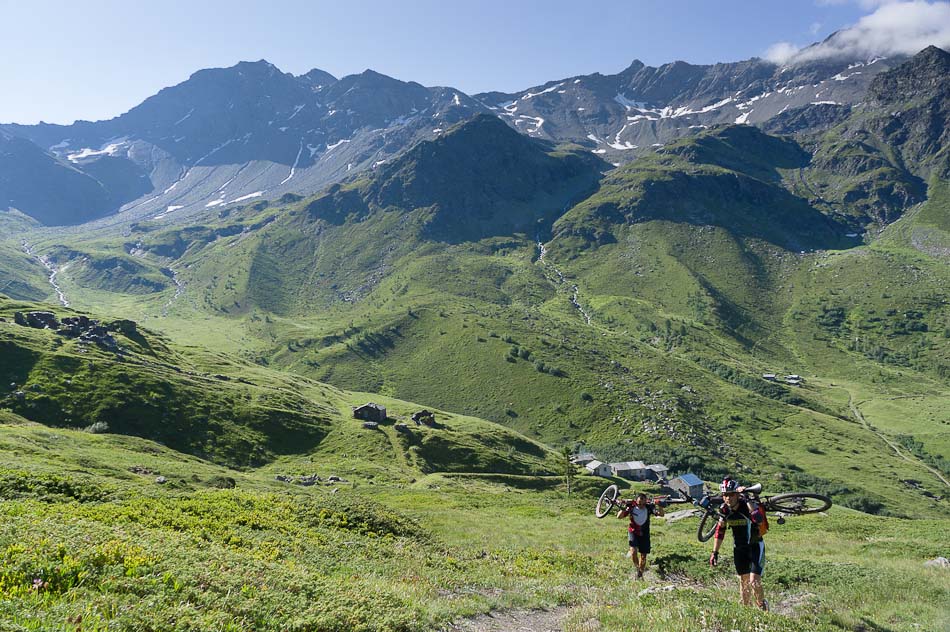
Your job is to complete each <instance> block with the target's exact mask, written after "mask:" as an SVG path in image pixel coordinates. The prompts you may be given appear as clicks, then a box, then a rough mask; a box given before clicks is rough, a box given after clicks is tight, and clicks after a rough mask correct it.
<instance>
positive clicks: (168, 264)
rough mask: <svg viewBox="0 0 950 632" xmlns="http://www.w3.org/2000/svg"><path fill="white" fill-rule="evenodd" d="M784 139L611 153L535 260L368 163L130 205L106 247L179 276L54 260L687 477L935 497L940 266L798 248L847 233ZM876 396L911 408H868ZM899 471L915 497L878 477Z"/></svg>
mask: <svg viewBox="0 0 950 632" xmlns="http://www.w3.org/2000/svg"><path fill="white" fill-rule="evenodd" d="M490 131H492V132H494V130H490ZM456 133H458V132H456ZM450 140H451V139H450ZM446 142H449V141H446ZM762 156H773V157H772V158H770V159H769V160H765V159H764V158H762ZM417 158H418V157H417ZM535 158H536V159H537V160H538V161H540V162H541V163H543V164H547V162H546V161H548V160H549V159H551V157H550V155H549V154H547V153H544V152H542V151H540V150H536V155H535ZM798 160H801V155H800V150H799V149H797V147H796V146H795V145H794V144H793V143H789V142H787V141H781V140H778V139H774V138H771V137H768V136H766V135H764V134H762V133H761V132H757V131H755V130H746V129H738V130H737V129H736V128H723V129H718V130H710V131H709V132H707V133H705V134H702V135H700V136H699V137H698V138H697V139H694V140H692V141H682V142H681V143H678V144H675V145H672V146H670V147H667V148H664V150H663V152H662V153H660V154H658V155H657V156H655V157H651V158H644V159H642V160H641V161H638V162H636V163H633V164H632V165H630V166H628V167H626V168H624V169H619V170H617V171H615V172H613V173H612V174H611V175H610V176H609V177H608V178H606V179H605V180H604V181H603V182H602V184H601V186H600V188H599V189H598V190H597V191H596V192H594V193H593V194H592V195H591V196H590V197H588V198H587V199H585V200H584V201H583V202H581V203H580V204H578V205H576V206H574V207H573V208H572V209H570V210H569V211H568V212H567V213H566V214H564V215H563V216H562V217H561V218H560V219H559V220H558V221H557V222H556V223H555V224H554V226H553V230H552V231H551V234H552V235H553V236H552V237H551V238H550V239H549V240H547V243H546V245H545V250H544V252H545V255H544V258H543V259H542V258H540V251H539V249H538V246H537V245H536V243H535V239H534V235H532V234H525V233H523V232H522V233H518V232H515V233H513V234H510V235H507V236H492V237H485V238H481V239H477V240H475V241H471V240H465V239H457V240H447V241H442V240H440V239H438V238H434V237H432V236H431V235H429V233H428V232H427V231H428V230H429V228H428V227H429V226H430V225H429V224H427V221H428V219H427V218H431V217H432V216H431V209H430V210H429V211H423V212H420V211H419V210H418V209H416V210H410V209H405V208H400V207H385V208H384V207H380V205H379V204H377V203H376V202H374V200H376V199H377V198H378V195H379V194H378V191H380V190H382V189H386V187H387V186H395V185H387V184H386V183H390V182H392V181H393V178H396V176H395V175H393V174H389V175H388V176H386V177H382V179H381V180H367V181H362V180H361V181H357V182H354V183H352V184H350V185H347V186H345V187H340V188H339V189H333V190H331V191H329V192H327V193H326V194H324V195H323V196H318V197H317V198H315V199H312V200H302V201H291V202H289V203H288V204H285V205H275V206H270V205H268V204H266V203H260V204H256V205H254V206H251V207H245V208H237V209H229V210H227V211H225V212H224V213H222V214H221V216H219V217H217V218H215V219H213V220H209V221H208V222H206V223H205V224H203V225H201V226H197V227H192V228H187V229H185V228H172V229H168V228H160V227H154V226H150V225H146V224H143V225H139V226H136V227H133V232H132V234H131V235H130V236H127V237H123V238H122V243H123V244H124V246H123V249H124V250H125V251H126V252H130V253H134V254H133V255H131V256H132V257H133V258H134V260H135V262H136V263H137V264H138V265H140V266H143V267H144V268H145V269H148V270H152V271H153V272H150V273H149V274H155V273H158V274H161V270H162V269H166V270H173V271H174V274H175V278H176V280H177V281H178V283H180V284H181V288H183V289H182V290H178V289H173V288H172V287H168V288H167V289H164V290H161V291H158V292H153V293H150V294H148V295H142V296H135V297H133V296H132V295H130V294H128V293H126V292H124V291H123V292H109V291H105V290H104V289H103V288H102V287H101V286H97V287H92V288H90V286H89V285H88V284H86V283H85V282H84V280H83V279H82V278H81V277H80V276H78V275H74V274H73V273H72V268H69V269H67V270H66V271H65V272H64V273H63V275H62V286H63V287H64V289H65V291H66V292H67V294H71V295H72V296H73V297H74V299H75V300H79V301H80V302H84V301H88V302H89V303H92V302H95V303H97V304H102V305H108V306H109V308H110V309H113V310H115V312H116V313H119V314H123V315H127V316H130V317H135V318H137V319H140V320H144V322H145V323H146V324H148V325H149V326H156V327H160V328H161V329H162V330H164V331H165V332H167V335H169V336H170V337H172V338H173V339H176V340H180V341H186V342H188V343H191V344H195V345H210V346H213V347H215V348H220V349H223V350H228V351H231V352H234V353H240V354H243V355H244V357H245V358H247V359H249V360H252V361H254V362H255V363H257V364H260V365H268V366H270V367H272V368H281V369H285V370H289V371H292V372H293V373H295V374H297V375H305V376H308V377H310V378H313V379H318V380H321V381H325V382H329V383H332V384H334V385H336V386H338V387H342V388H346V389H353V390H359V391H366V392H377V393H382V394H385V395H388V396H392V397H397V398H400V399H406V400H411V401H425V402H428V403H430V404H432V405H436V406H439V407H441V408H444V409H447V410H455V411H459V412H460V413H464V414H468V415H473V416H478V417H482V418H486V419H490V420H492V421H495V422H501V423H504V424H505V425H507V426H509V427H511V428H514V429H515V430H517V431H519V432H523V433H525V434H527V435H529V436H532V437H534V438H536V439H539V440H542V441H546V442H549V443H556V444H561V443H574V442H577V441H581V442H584V443H585V444H586V445H588V446H589V447H591V448H594V449H596V450H598V451H599V452H600V453H601V454H602V455H603V456H605V457H609V458H646V457H647V456H649V457H651V458H655V459H657V460H665V461H667V462H668V464H669V465H672V466H673V467H676V468H680V469H688V468H692V469H696V470H699V471H700V472H702V473H705V474H707V475H709V476H710V477H713V476H716V475H719V474H722V473H724V472H725V471H729V470H733V469H737V468H748V469H749V470H750V471H754V472H757V473H759V474H762V475H766V476H772V475H788V474H789V473H790V472H791V473H792V474H793V475H794V476H796V477H798V478H799V479H800V480H802V481H805V482H808V484H813V485H820V486H823V487H824V488H826V489H834V490H835V491H836V492H837V493H839V494H840V495H841V497H842V502H847V503H849V504H851V505H852V506H855V507H860V508H864V509H869V510H874V511H890V512H894V513H901V514H906V515H910V514H911V513H913V510H911V509H910V506H911V504H914V503H917V502H922V503H924V506H925V507H927V509H926V511H933V512H936V513H944V512H946V511H947V508H946V501H944V500H937V498H939V497H942V496H945V493H946V492H945V487H946V486H945V484H944V483H942V482H941V480H940V479H939V478H938V476H937V475H936V474H935V473H934V472H933V471H931V470H930V469H928V468H931V467H933V468H935V469H936V470H937V471H938V472H940V471H941V470H940V467H945V466H941V465H940V464H941V463H942V461H941V459H946V458H947V453H946V451H945V449H946V445H947V434H946V427H945V425H943V424H942V420H940V419H939V415H937V416H936V417H931V415H933V413H932V412H930V411H929V410H928V406H932V405H936V404H928V403H926V402H945V401H946V399H947V397H948V389H947V386H946V378H945V375H944V372H945V369H944V368H942V367H943V366H944V365H945V354H946V348H947V346H946V345H945V344H943V343H942V340H943V339H942V338H941V337H940V336H941V332H942V331H943V329H945V327H946V321H947V312H946V306H945V305H944V304H943V303H942V302H941V300H940V298H939V296H940V288H941V287H944V286H945V283H946V279H947V272H946V268H945V265H944V264H943V263H942V262H941V261H939V260H935V259H933V258H932V257H929V256H927V255H925V254H923V253H920V251H919V250H916V251H915V250H911V249H908V248H906V247H904V248H901V247H897V246H887V243H888V242H887V240H886V239H883V238H882V240H881V241H880V243H879V244H877V245H874V246H871V247H862V248H852V249H850V250H841V251H834V250H816V251H811V248H812V247H814V246H817V245H829V244H844V243H847V242H848V241H849V240H848V239H847V238H845V237H842V236H841V233H842V232H843V231H844V230H846V229H845V228H844V227H843V226H842V227H838V226H837V225H836V224H835V222H834V221H833V220H830V219H826V218H825V217H824V216H823V215H821V214H819V213H818V212H817V211H814V210H812V209H811V208H810V207H809V206H808V205H807V204H806V203H805V201H804V200H803V199H801V198H798V197H795V196H794V195H793V194H792V193H790V192H789V191H787V190H786V189H784V188H783V182H784V180H783V178H785V177H786V175H787V173H786V172H788V170H789V169H792V170H794V165H795V164H798V163H797V162H796V161H798ZM423 162H425V161H423V160H416V159H413V160H411V161H408V162H405V163H395V164H394V165H393V166H392V169H393V173H394V174H398V175H399V177H398V178H397V180H398V181H400V182H403V184H401V185H399V186H400V187H405V186H408V185H406V184H405V182H404V181H405V176H406V173H407V170H409V169H410V168H411V167H415V168H418V169H420V170H421V171H420V173H425V174H426V175H425V177H433V176H430V175H429V172H430V171H432V168H431V167H430V168H427V169H423V168H422V166H420V165H421V163H423ZM387 173H389V172H387ZM384 175H385V174H384ZM419 177H423V176H422V175H420V176H419ZM680 180H684V181H685V182H687V183H689V186H687V187H686V189H685V190H687V191H692V193H691V194H690V195H685V196H684V195H677V193H676V192H677V191H678V190H680V187H679V185H676V186H673V185H671V184H670V183H671V182H679V181H680ZM397 188H398V187H397ZM386 190H389V189H386ZM399 190H402V191H405V189H404V188H402V189H399ZM935 192H936V193H935V195H934V196H933V199H934V200H935V202H936V203H937V204H938V205H939V200H940V196H939V189H935ZM374 196H376V197H374ZM356 202H359V204H363V205H364V206H362V207H359V208H363V211H361V212H355V211H352V209H351V207H350V206H348V205H349V204H355V203H356ZM516 206H517V205H516ZM354 208H356V207H354ZM426 208H429V207H426ZM447 208H448V207H447ZM315 209H316V210H315ZM333 209H338V210H339V211H340V213H338V214H335V213H331V212H330V211H332V210H333ZM348 209H350V210H348ZM927 209H928V212H929V213H930V214H931V215H939V211H933V210H929V209H930V207H927ZM459 212H462V211H459ZM921 212H923V211H921ZM367 213H368V214H367ZM925 217H929V216H928V215H925ZM463 225H467V224H465V223H464V222H463ZM532 226H534V225H533V224H532ZM538 230H539V231H541V232H542V233H544V232H545V230H546V229H545V224H544V223H543V222H542V224H541V225H540V226H539V227H538ZM463 232H464V231H463ZM466 234H467V233H466ZM110 239H111V240H112V241H111V243H112V244H113V245H112V246H111V248H112V249H113V250H114V249H115V244H116V239H115V238H109V237H96V238H95V239H94V240H78V241H76V242H75V243H71V244H69V245H65V246H62V247H63V248H66V249H75V250H77V251H95V252H101V253H108V252H109V250H110V245H109V243H110V241H109V240H110ZM850 241H851V242H854V241H856V240H854V239H852V240H850ZM451 242H456V243H451ZM804 244H809V249H808V250H809V252H804V253H803V252H801V251H800V250H799V248H800V247H801V246H802V245H804ZM48 245H50V246H52V245H53V242H48ZM127 256H129V255H127ZM143 299H144V300H143ZM588 317H589V322H588ZM764 372H779V373H782V374H784V373H800V374H803V375H805V376H806V377H807V378H808V386H806V387H805V388H789V387H785V386H782V385H776V384H770V383H767V382H765V381H763V380H761V377H760V376H761V374H762V373H764ZM288 379H290V378H288ZM845 383H847V387H843V385H844V384H845ZM843 388H846V389H847V390H842V389H843ZM849 395H850V400H849ZM896 397H899V398H905V399H906V400H907V401H908V402H920V408H919V409H917V408H915V409H913V410H914V411H915V412H914V413H913V414H914V415H917V412H916V411H917V410H919V411H920V413H919V414H921V415H923V416H924V418H922V419H920V420H919V423H916V422H914V423H910V424H903V425H901V424H898V423H894V422H892V421H891V419H892V418H893V417H894V416H895V415H894V414H893V413H891V412H888V413H884V411H887V410H889V409H888V408H887V406H886V405H885V404H886V402H888V401H893V398H896ZM849 401H851V402H852V403H855V405H856V406H858V410H859V411H861V410H862V409H863V410H866V411H867V412H866V414H865V418H864V421H865V422H866V423H867V424H869V425H865V423H864V422H861V421H859V420H858V419H857V417H856V413H855V412H854V411H853V410H852V409H851V407H850V406H849ZM878 411H881V413H879V412H878ZM914 419H916V417H914ZM882 433H883V435H882ZM885 439H887V440H890V441H892V442H896V443H895V444H896V445H898V446H900V445H905V444H906V446H911V447H906V446H905V448H904V449H903V450H900V449H894V448H893V447H892V446H890V445H888V443H887V441H885ZM918 443H919V444H920V445H918ZM911 448H913V449H911ZM813 455H817V456H818V458H813ZM494 463H495V465H496V466H497V465H498V464H499V463H500V461H498V460H497V459H496V460H495V461H494ZM872 463H873V464H878V465H880V467H882V468H883V471H886V472H887V475H886V476H883V477H882V476H879V475H878V474H877V473H876V472H877V470H875V466H872V465H870V464H872ZM934 464H937V465H936V466H935V465H934ZM796 468H797V469H801V470H803V471H802V472H797V470H796ZM943 475H944V476H946V473H945V472H944V474H943ZM807 477H817V479H815V480H814V481H812V480H811V479H808V478H807ZM907 481H910V482H907ZM905 491H906V492H907V493H909V494H910V495H911V498H914V499H915V500H914V501H913V502H908V503H906V504H904V501H899V502H900V503H901V507H895V506H891V505H890V504H889V503H888V502H887V500H886V499H888V498H890V497H892V496H898V497H900V496H902V494H903V492H905Z"/></svg>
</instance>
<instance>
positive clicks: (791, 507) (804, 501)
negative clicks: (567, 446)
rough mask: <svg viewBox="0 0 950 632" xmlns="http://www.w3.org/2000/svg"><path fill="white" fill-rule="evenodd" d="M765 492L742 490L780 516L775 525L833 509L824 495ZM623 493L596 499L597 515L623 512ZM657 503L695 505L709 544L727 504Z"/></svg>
mask: <svg viewBox="0 0 950 632" xmlns="http://www.w3.org/2000/svg"><path fill="white" fill-rule="evenodd" d="M761 491H762V485H761V484H755V485H752V486H750V487H747V488H746V489H744V490H743V492H742V493H743V494H748V495H749V496H751V497H752V498H753V500H755V501H756V502H757V503H758V504H759V505H761V507H762V508H763V509H764V510H765V511H766V513H775V514H778V518H777V520H776V522H777V523H778V524H785V518H786V516H801V515H805V514H813V513H820V512H822V511H826V510H827V509H828V508H829V507H831V499H830V498H829V497H827V496H824V495H822V494H815V493H812V492H788V493H785V494H776V495H775V496H766V497H762V498H760V497H759V494H760V493H761ZM619 496H620V490H619V488H618V487H617V486H616V485H610V486H609V487H607V489H605V490H604V491H603V493H601V495H600V498H599V499H597V506H596V507H595V508H594V515H595V516H597V517H598V518H603V517H604V516H606V515H607V514H608V513H610V512H611V510H613V509H614V508H617V509H623V508H625V507H626V505H627V503H628V502H629V501H627V500H624V499H622V498H620V497H619ZM654 502H660V503H661V504H665V505H668V504H681V503H692V504H693V505H695V506H696V507H697V508H698V509H699V510H700V511H702V512H703V513H702V519H701V520H700V521H699V527H698V528H697V529H696V537H697V538H698V539H699V541H700V542H706V541H708V540H709V538H711V537H712V536H713V534H714V533H715V532H716V524H717V523H718V522H719V507H721V506H722V503H723V502H724V501H723V499H722V494H704V495H703V496H702V498H698V499H697V498H693V497H692V496H689V495H688V494H683V493H682V492H680V493H679V495H678V496H657V497H655V500H654Z"/></svg>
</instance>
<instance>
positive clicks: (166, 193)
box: [0, 58, 902, 225]
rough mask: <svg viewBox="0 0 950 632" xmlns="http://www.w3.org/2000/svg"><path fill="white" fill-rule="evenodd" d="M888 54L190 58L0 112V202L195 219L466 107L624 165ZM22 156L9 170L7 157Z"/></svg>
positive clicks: (856, 96)
mask: <svg viewBox="0 0 950 632" xmlns="http://www.w3.org/2000/svg"><path fill="white" fill-rule="evenodd" d="M901 61H902V59H901V58H891V59H879V58H872V59H848V58H835V59H831V60H823V61H813V62H808V63H804V64H797V65H793V66H779V65H777V64H774V63H772V62H769V61H765V60H761V59H751V60H748V61H743V62H737V63H724V64H715V65H706V66H703V65H692V64H687V63H685V62H674V63H670V64H665V65H663V66H661V67H659V68H652V67H648V66H645V65H644V64H643V63H642V62H639V61H635V62H633V63H632V64H631V65H630V66H629V67H628V68H626V69H625V70H623V71H622V72H620V73H618V74H615V75H601V74H599V73H595V74H592V75H584V76H576V77H569V78H565V79H560V80H555V81H550V82H547V83H545V84H543V85H541V86H535V87H532V88H529V89H527V90H523V91H521V92H517V93H510V94H508V93H500V92H487V93H481V94H476V95H471V96H469V95H466V94H464V93H462V92H461V91H459V90H455V89H453V88H448V87H424V86H422V85H419V84H417V83H414V82H404V81H400V80H397V79H393V78H391V77H387V76H385V75H381V74H379V73H376V72H373V71H371V70H367V71H365V72H363V73H360V74H357V75H350V76H346V77H343V78H340V79H337V78H335V77H333V76H332V75H330V74H329V73H326V72H324V71H321V70H319V69H314V70H311V71H310V72H308V73H306V74H303V75H300V76H294V75H290V74H287V73H283V72H281V71H280V70H279V69H277V68H276V67H274V66H273V65H272V64H270V63H268V62H266V61H263V60H262V61H258V62H242V63H239V64H237V65H235V66H233V67H230V68H219V69H209V70H201V71H198V72H196V73H194V74H193V75H192V76H191V77H190V78H189V79H188V80H186V81H184V82H183V83H181V84H178V85H176V86H173V87H169V88H165V89H164V90H161V91H160V92H159V93H158V94H156V95H154V96H152V97H150V98H148V99H146V100H145V101H144V102H143V103H142V104H140V105H138V106H136V107H135V108H133V109H132V110H130V111H129V112H127V113H125V114H123V115H121V116H118V117H116V118H114V119H111V120H107V121H98V122H88V121H77V122H76V123H74V124H72V125H51V124H44V123H41V124H39V125H28V126H27V125H16V124H7V125H0V143H2V145H0V152H2V153H0V160H3V161H4V163H3V164H4V165H7V166H10V167H11V168H9V169H6V168H5V169H4V170H3V173H4V176H5V177H4V179H3V180H0V207H2V208H6V207H9V208H16V209H19V210H20V211H22V212H24V213H26V214H27V215H30V216H33V217H34V218H36V219H37V220H38V221H40V222H41V223H44V224H48V225H62V224H80V223H83V222H86V221H90V220H94V219H99V218H104V217H110V216H113V215H115V214H116V213H119V212H121V218H122V221H126V220H130V221H134V220H140V219H146V218H150V217H151V218H155V217H170V216H178V217H185V216H189V217H197V216H201V215H202V213H204V212H205V211H207V210H208V209H216V208H219V207H221V206H225V205H227V204H231V203H236V202H241V201H245V200H253V199H256V198H270V199H277V198H279V197H281V196H282V195H283V194H285V193H295V194H304V195H306V194H311V193H315V192H317V191H319V190H321V189H322V188H323V187H325V186H326V185H328V184H331V183H334V182H338V181H341V180H343V179H345V178H347V177H349V176H352V175H353V174H354V173H358V172H361V171H364V170H373V169H376V168H378V167H379V166H380V165H382V164H385V163H386V162H387V161H389V160H391V159H392V158H393V157H395V156H397V155H399V154H400V153H402V152H403V151H405V150H407V149H408V148H409V147H411V146H413V145H414V144H416V143H417V142H418V141H419V140H422V139H432V138H435V137H437V136H438V135H440V134H442V133H443V132H444V130H445V129H447V127H448V126H451V125H452V124H454V123H456V122H459V121H460V120H463V119H466V118H469V117H471V116H472V115H474V114H477V113H491V114H495V115H497V116H499V117H500V118H502V119H503V120H505V121H506V122H507V123H509V125H511V126H512V127H514V128H515V129H517V130H518V131H520V132H522V133H523V134H525V135H527V136H530V137H534V138H543V139H547V140H551V141H554V142H556V143H574V144H578V145H580V146H582V147H586V148H588V149H590V150H591V151H592V152H594V153H595V154H598V155H600V156H601V157H602V158H604V159H605V160H607V161H608V162H611V163H614V164H625V163H626V162H629V161H630V160H632V159H634V158H635V157H636V156H638V155H641V154H643V153H649V152H650V151H653V150H655V149H656V148H657V147H659V146H661V145H662V144H664V143H667V142H670V141H672V140H675V139H677V138H679V137H682V136H686V135H692V134H695V133H696V132H697V131H700V130H702V129H705V128H707V127H709V126H711V125H717V124H723V123H748V124H754V125H759V126H766V125H770V124H771V125H794V126H795V131H796V132H802V131H806V130H809V129H819V128H822V127H823V126H824V127H826V126H827V125H828V124H830V123H831V122H834V121H836V120H839V119H840V118H842V117H843V116H845V115H846V114H847V113H848V112H849V111H850V109H851V108H852V107H854V106H858V105H860V104H861V103H862V102H863V99H864V97H865V95H866V94H867V90H868V86H869V85H870V84H871V82H872V81H873V79H874V77H875V76H877V75H878V74H879V73H881V72H884V71H886V70H887V69H889V68H891V67H893V66H894V65H895V64H898V63H900V62H901ZM775 119H779V121H785V120H789V121H793V122H790V123H787V124H786V123H780V122H778V121H776V120H775ZM782 129H784V128H782ZM27 165H28V166H29V169H28V170H26V171H25V172H23V173H21V172H19V171H17V170H16V169H14V168H12V167H14V166H16V167H18V168H20V169H23V168H24V166H27Z"/></svg>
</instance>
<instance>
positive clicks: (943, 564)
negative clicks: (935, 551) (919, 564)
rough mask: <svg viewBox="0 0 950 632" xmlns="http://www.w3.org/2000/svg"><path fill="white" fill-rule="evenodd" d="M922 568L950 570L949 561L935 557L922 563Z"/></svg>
mask: <svg viewBox="0 0 950 632" xmlns="http://www.w3.org/2000/svg"><path fill="white" fill-rule="evenodd" d="M924 566H926V567H928V568H950V560H948V559H947V558H945V557H935V558H934V559H932V560H929V561H927V562H924Z"/></svg>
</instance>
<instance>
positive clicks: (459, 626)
mask: <svg viewBox="0 0 950 632" xmlns="http://www.w3.org/2000/svg"><path fill="white" fill-rule="evenodd" d="M570 612H571V609H570V608H568V607H566V606H560V607H557V608H552V609H551V610H505V611H502V612H495V613H489V614H482V615H479V616H477V617H472V618H471V619H465V620H463V621H457V622H455V623H453V624H451V625H449V626H448V627H447V628H443V629H442V632H561V630H563V629H564V620H565V619H566V618H567V615H569V614H570Z"/></svg>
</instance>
